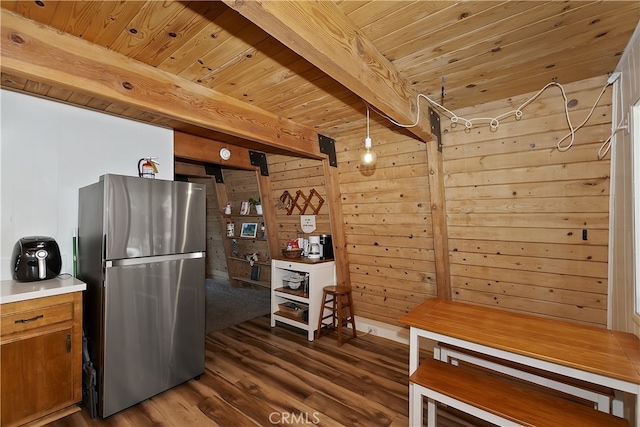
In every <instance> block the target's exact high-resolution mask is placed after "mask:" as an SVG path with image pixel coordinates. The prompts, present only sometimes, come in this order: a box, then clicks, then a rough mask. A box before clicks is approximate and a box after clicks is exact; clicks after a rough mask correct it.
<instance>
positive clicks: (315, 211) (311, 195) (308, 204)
mask: <svg viewBox="0 0 640 427" xmlns="http://www.w3.org/2000/svg"><path fill="white" fill-rule="evenodd" d="M313 199H318V202H317V205H316V206H314V205H313ZM323 204H324V199H323V198H322V197H321V196H320V194H319V193H318V192H317V191H316V189H315V188H312V189H311V191H309V197H307V201H306V202H305V204H304V209H303V210H302V212H301V213H302V214H303V215H304V214H305V213H306V212H307V208H309V207H310V208H311V212H313V214H314V215H317V214H318V212H320V208H321V207H322V205H323Z"/></svg>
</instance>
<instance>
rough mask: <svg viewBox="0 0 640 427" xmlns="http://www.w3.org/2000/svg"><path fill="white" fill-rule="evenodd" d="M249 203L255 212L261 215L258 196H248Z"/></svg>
mask: <svg viewBox="0 0 640 427" xmlns="http://www.w3.org/2000/svg"><path fill="white" fill-rule="evenodd" d="M249 204H250V205H251V206H253V207H254V208H255V210H256V214H258V215H262V204H261V203H260V197H258V200H256V199H254V198H253V197H251V198H249Z"/></svg>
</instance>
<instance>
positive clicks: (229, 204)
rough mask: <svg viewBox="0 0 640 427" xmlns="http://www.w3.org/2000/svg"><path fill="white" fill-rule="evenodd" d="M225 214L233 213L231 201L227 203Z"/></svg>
mask: <svg viewBox="0 0 640 427" xmlns="http://www.w3.org/2000/svg"><path fill="white" fill-rule="evenodd" d="M224 214H225V215H231V202H229V203H227V206H226V207H225V208H224Z"/></svg>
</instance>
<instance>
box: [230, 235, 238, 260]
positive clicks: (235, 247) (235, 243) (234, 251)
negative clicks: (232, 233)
mask: <svg viewBox="0 0 640 427" xmlns="http://www.w3.org/2000/svg"><path fill="white" fill-rule="evenodd" d="M239 254H240V248H238V241H237V240H236V239H233V240H232V241H231V255H232V256H234V257H237V256H238V255H239Z"/></svg>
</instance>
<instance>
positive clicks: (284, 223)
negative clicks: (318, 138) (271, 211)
mask: <svg viewBox="0 0 640 427" xmlns="http://www.w3.org/2000/svg"><path fill="white" fill-rule="evenodd" d="M267 162H268V166H269V177H270V180H271V194H272V196H273V200H274V201H275V202H276V206H275V212H276V222H277V224H278V230H277V233H278V242H279V247H278V248H275V251H274V250H273V248H272V250H271V251H272V253H280V250H281V249H284V248H286V244H287V242H288V241H289V240H292V239H295V238H298V237H304V238H308V236H309V235H318V234H331V225H330V223H329V209H330V206H329V203H328V200H327V191H326V186H325V178H324V172H323V168H322V161H321V160H312V159H302V158H297V157H290V156H283V155H274V154H269V155H268V156H267ZM312 189H315V190H316V192H318V194H320V196H321V197H322V198H323V199H324V204H323V205H322V207H321V208H320V211H319V212H318V214H317V215H316V230H315V231H314V232H313V233H310V234H305V233H303V232H302V229H301V226H300V211H299V210H298V209H294V210H293V212H292V213H291V215H287V211H286V209H285V206H284V205H283V204H282V203H280V201H279V199H280V196H281V195H282V193H283V192H285V191H288V192H289V194H290V195H291V196H292V197H295V196H296V192H297V191H301V192H302V194H303V195H304V196H305V197H308V196H309V194H310V192H311V190H312ZM317 202H318V199H317V198H313V199H312V203H313V204H314V206H318V203H317ZM298 203H299V205H302V199H300V201H299V202H298ZM311 214H312V212H311V209H308V210H307V211H306V215H311Z"/></svg>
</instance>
